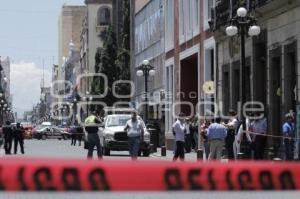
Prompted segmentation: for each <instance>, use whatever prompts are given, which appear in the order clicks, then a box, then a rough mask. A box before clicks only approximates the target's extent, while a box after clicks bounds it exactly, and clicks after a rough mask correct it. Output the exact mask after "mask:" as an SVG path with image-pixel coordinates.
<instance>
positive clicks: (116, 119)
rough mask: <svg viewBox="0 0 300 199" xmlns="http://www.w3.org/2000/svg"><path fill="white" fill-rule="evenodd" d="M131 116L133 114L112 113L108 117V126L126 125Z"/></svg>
mask: <svg viewBox="0 0 300 199" xmlns="http://www.w3.org/2000/svg"><path fill="white" fill-rule="evenodd" d="M130 118H131V115H111V116H108V118H107V122H106V126H107V127H110V126H125V125H126V122H127V121H128V120H130Z"/></svg>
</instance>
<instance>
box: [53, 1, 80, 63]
mask: <svg viewBox="0 0 300 199" xmlns="http://www.w3.org/2000/svg"><path fill="white" fill-rule="evenodd" d="M85 14H86V6H78V5H64V6H63V7H62V10H61V14H60V16H59V21H58V27H59V28H58V30H59V34H58V35H59V52H58V63H59V66H62V64H63V57H68V56H69V43H70V41H72V42H73V43H74V45H75V47H76V48H77V49H80V46H81V43H80V34H81V26H82V20H83V19H84V17H85Z"/></svg>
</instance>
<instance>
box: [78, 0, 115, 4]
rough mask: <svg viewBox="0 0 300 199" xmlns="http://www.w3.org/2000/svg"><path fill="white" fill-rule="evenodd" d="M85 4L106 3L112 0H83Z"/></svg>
mask: <svg viewBox="0 0 300 199" xmlns="http://www.w3.org/2000/svg"><path fill="white" fill-rule="evenodd" d="M84 3H85V4H108V3H110V4H111V3H112V0H85V1H84Z"/></svg>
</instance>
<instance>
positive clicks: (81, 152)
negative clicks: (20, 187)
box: [0, 139, 196, 161]
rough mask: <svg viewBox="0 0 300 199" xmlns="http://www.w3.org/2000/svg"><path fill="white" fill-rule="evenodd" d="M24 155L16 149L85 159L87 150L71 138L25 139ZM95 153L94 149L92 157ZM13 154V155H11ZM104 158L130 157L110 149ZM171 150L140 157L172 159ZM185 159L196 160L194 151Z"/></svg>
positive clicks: (127, 154) (29, 155) (126, 153)
mask: <svg viewBox="0 0 300 199" xmlns="http://www.w3.org/2000/svg"><path fill="white" fill-rule="evenodd" d="M24 147H25V155H21V154H20V150H19V151H18V154H17V156H25V157H52V158H79V159H81V158H82V159H85V158H86V155H87V150H85V149H84V148H83V142H82V143H81V146H78V142H77V143H76V146H71V140H56V139H51V140H25V144H24ZM0 154H1V155H2V156H3V155H4V150H3V149H1V151H0ZM96 155H97V153H96V151H94V157H96ZM13 156H14V155H13ZM104 158H105V159H130V157H129V153H128V152H127V151H112V152H111V156H105V157H104ZM172 158H173V152H172V151H167V156H166V157H162V156H161V154H160V149H158V151H157V153H154V154H151V155H150V157H140V159H141V160H165V161H172ZM186 159H187V160H190V161H196V153H195V152H192V153H189V154H186Z"/></svg>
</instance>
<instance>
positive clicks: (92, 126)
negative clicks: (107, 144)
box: [84, 111, 102, 159]
mask: <svg viewBox="0 0 300 199" xmlns="http://www.w3.org/2000/svg"><path fill="white" fill-rule="evenodd" d="M84 123H85V127H84V129H85V131H86V132H87V141H88V154H87V157H88V159H89V158H93V151H94V147H95V146H96V147H97V155H98V158H99V159H102V149H101V144H100V138H99V135H98V130H99V128H98V124H99V123H100V120H99V119H98V118H97V116H96V112H95V111H93V112H92V114H91V115H90V116H88V117H87V118H86V119H85V121H84Z"/></svg>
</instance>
